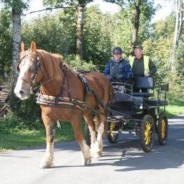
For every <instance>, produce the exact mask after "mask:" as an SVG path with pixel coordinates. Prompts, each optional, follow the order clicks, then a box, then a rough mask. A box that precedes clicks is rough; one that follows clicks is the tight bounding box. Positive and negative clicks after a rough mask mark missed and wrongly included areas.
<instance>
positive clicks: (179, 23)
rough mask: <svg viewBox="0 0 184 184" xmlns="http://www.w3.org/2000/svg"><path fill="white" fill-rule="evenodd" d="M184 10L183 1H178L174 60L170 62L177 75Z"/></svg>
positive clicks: (173, 71)
mask: <svg viewBox="0 0 184 184" xmlns="http://www.w3.org/2000/svg"><path fill="white" fill-rule="evenodd" d="M183 8H184V2H183V0H176V21H175V30H174V39H173V51H172V58H171V62H170V68H171V72H172V73H176V70H177V49H178V43H179V39H180V36H181V30H182V24H183V17H184V16H183Z"/></svg>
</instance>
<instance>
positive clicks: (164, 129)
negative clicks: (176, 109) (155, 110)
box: [157, 112, 168, 145]
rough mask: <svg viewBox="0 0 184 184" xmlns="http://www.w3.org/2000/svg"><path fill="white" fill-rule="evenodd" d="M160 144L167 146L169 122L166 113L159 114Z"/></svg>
mask: <svg viewBox="0 0 184 184" xmlns="http://www.w3.org/2000/svg"><path fill="white" fill-rule="evenodd" d="M157 134H158V142H159V144H160V145H165V144H166V142H167V141H166V140H167V134H168V120H167V117H166V115H165V113H164V112H161V113H160V114H159V119H158V132H157Z"/></svg>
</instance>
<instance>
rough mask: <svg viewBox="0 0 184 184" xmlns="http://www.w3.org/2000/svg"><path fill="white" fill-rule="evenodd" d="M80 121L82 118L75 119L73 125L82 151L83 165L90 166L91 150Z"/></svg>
mask: <svg viewBox="0 0 184 184" xmlns="http://www.w3.org/2000/svg"><path fill="white" fill-rule="evenodd" d="M80 120H81V118H79V117H73V118H72V120H71V124H72V127H73V130H74V134H75V140H76V141H77V142H78V143H79V145H80V148H81V151H82V164H83V165H89V164H90V163H91V156H90V148H89V146H88V145H87V144H86V140H85V139H84V137H83V134H82V131H81V123H80Z"/></svg>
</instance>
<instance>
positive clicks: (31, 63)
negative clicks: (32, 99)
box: [14, 42, 41, 100]
mask: <svg viewBox="0 0 184 184" xmlns="http://www.w3.org/2000/svg"><path fill="white" fill-rule="evenodd" d="M39 65H40V59H39V57H38V54H37V52H36V44H35V42H32V43H31V47H30V49H28V50H25V46H24V43H21V53H20V62H19V64H18V67H17V68H18V70H19V76H18V80H17V84H16V86H15V89H14V93H15V94H16V95H17V97H19V98H20V99H21V100H25V99H27V98H29V96H30V94H31V87H32V86H33V85H34V83H37V82H38V80H39V79H40V78H41V72H39Z"/></svg>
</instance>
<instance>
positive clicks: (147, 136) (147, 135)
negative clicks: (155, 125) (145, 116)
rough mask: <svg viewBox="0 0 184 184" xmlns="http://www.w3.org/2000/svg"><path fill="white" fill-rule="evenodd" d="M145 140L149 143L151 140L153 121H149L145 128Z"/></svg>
mask: <svg viewBox="0 0 184 184" xmlns="http://www.w3.org/2000/svg"><path fill="white" fill-rule="evenodd" d="M144 141H145V144H146V145H148V144H149V143H150V142H151V123H149V122H147V123H146V126H145V130H144Z"/></svg>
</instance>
